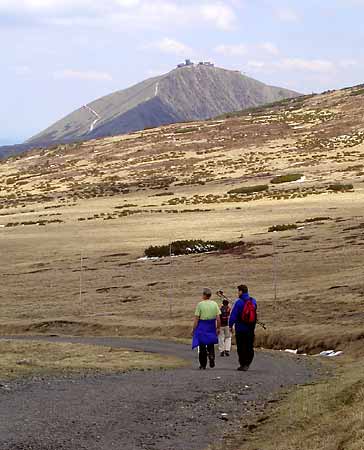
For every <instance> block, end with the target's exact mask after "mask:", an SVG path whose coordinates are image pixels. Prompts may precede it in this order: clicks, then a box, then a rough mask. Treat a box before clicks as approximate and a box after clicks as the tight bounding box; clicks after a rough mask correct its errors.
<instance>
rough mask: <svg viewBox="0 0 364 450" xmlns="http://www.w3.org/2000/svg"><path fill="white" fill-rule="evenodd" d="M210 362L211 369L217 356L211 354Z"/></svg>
mask: <svg viewBox="0 0 364 450" xmlns="http://www.w3.org/2000/svg"><path fill="white" fill-rule="evenodd" d="M209 363H210V367H211V369H213V368H214V367H215V358H214V357H213V356H209Z"/></svg>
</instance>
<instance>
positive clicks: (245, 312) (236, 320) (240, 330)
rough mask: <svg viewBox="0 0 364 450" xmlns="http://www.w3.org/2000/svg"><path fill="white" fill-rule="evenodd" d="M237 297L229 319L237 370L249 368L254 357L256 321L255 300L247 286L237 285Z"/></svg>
mask: <svg viewBox="0 0 364 450" xmlns="http://www.w3.org/2000/svg"><path fill="white" fill-rule="evenodd" d="M238 293H239V298H238V299H237V300H236V302H235V305H234V307H233V310H232V311H231V315H230V319H229V327H230V331H231V333H232V332H233V327H235V337H236V346H237V350H238V357H239V364H240V365H239V367H238V370H240V371H246V370H248V369H249V367H250V365H251V363H252V362H253V359H254V338H255V326H256V323H257V302H256V300H255V299H254V298H251V297H250V295H249V291H248V287H247V286H245V285H243V284H242V285H240V286H238Z"/></svg>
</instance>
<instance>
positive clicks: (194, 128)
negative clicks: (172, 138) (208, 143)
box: [175, 127, 199, 134]
mask: <svg viewBox="0 0 364 450" xmlns="http://www.w3.org/2000/svg"><path fill="white" fill-rule="evenodd" d="M198 130H199V129H198V127H186V128H180V129H179V130H176V131H175V133H176V134H183V133H192V132H194V131H198Z"/></svg>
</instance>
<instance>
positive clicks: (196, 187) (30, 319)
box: [0, 89, 364, 450]
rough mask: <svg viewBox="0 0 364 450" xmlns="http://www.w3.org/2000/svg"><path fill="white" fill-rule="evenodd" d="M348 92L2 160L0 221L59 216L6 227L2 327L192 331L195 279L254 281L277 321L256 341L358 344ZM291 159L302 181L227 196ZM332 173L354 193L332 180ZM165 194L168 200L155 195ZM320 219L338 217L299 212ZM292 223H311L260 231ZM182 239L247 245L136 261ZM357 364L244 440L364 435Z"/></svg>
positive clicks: (315, 441)
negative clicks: (183, 128) (335, 188)
mask: <svg viewBox="0 0 364 450" xmlns="http://www.w3.org/2000/svg"><path fill="white" fill-rule="evenodd" d="M353 92H356V91H355V89H354V90H345V91H340V92H333V93H328V94H325V95H322V96H314V97H311V96H309V97H306V98H302V99H299V100H297V101H296V102H295V103H294V105H293V109H289V110H285V109H284V108H285V106H284V104H283V105H280V106H279V105H278V106H277V105H275V106H271V107H269V108H268V109H264V108H260V109H258V110H255V111H252V114H251V115H248V114H238V115H236V116H235V115H234V116H233V117H231V118H223V119H222V120H221V121H217V122H211V121H207V122H205V123H199V124H190V126H191V127H195V126H198V128H199V131H198V134H197V133H196V132H194V131H191V133H186V134H184V133H182V134H181V133H178V132H176V131H177V130H178V129H179V128H180V125H172V126H169V127H163V128H161V129H159V130H153V131H145V132H140V133H135V134H132V135H129V136H121V137H114V138H108V139H103V140H99V141H93V142H90V143H83V144H78V145H77V146H66V147H65V148H55V149H51V150H43V151H41V152H39V151H33V152H31V153H29V154H28V155H25V156H24V157H20V158H16V159H11V160H9V161H5V162H2V163H0V208H1V207H2V209H1V212H0V225H6V224H7V223H14V222H15V223H16V222H17V223H19V224H21V223H22V222H23V223H26V222H27V223H29V222H39V220H42V219H44V217H46V216H45V215H44V214H47V215H48V214H49V215H50V214H52V213H54V211H53V210H56V213H57V214H58V216H57V219H59V220H62V221H63V222H62V223H58V224H56V223H46V225H45V226H38V225H28V226H21V225H18V226H16V227H6V228H5V227H4V228H2V227H1V229H0V246H1V249H2V254H3V255H5V257H4V258H2V260H1V261H0V275H1V278H2V280H3V282H2V283H1V286H0V300H1V306H0V332H2V333H4V334H9V333H19V334H23V333H27V334H47V333H52V334H53V333H54V334H60V335H62V334H63V335H64V334H66V335H121V336H140V335H144V336H154V337H164V338H166V337H167V338H174V339H177V338H186V336H189V332H190V327H191V316H192V315H193V311H194V306H195V304H196V302H197V301H198V300H199V297H200V292H201V288H202V287H204V286H209V287H211V288H212V289H214V290H217V289H223V290H224V291H226V293H227V294H228V295H230V296H235V288H234V287H235V286H237V285H238V284H241V282H245V283H246V284H248V286H249V287H250V290H251V293H252V295H254V296H255V297H256V298H257V299H258V302H259V314H260V318H261V320H263V321H264V322H266V323H267V325H268V331H267V332H266V333H265V332H262V331H259V333H258V336H257V344H258V345H261V346H264V347H269V348H277V349H278V348H288V347H290V348H298V349H300V350H301V351H307V352H313V353H316V352H318V351H319V350H326V349H331V348H333V349H335V350H344V352H345V354H347V353H350V354H352V355H357V357H358V358H362V357H363V356H364V350H363V348H364V347H363V341H364V330H363V318H364V315H363V311H364V281H363V280H364V276H363V260H364V239H363V234H362V231H363V227H364V225H363V224H364V217H363V205H364V189H363V188H364V186H363V179H364V178H363V177H364V174H363V172H362V171H361V169H360V167H359V165H358V161H361V160H362V158H363V157H364V145H363V142H364V141H363V139H364V133H363V132H362V131H360V130H361V129H362V128H363V124H362V117H363V108H364V106H363V105H364V103H363V102H362V99H361V98H360V97H358V96H353V95H352V93H353ZM291 106H292V105H291ZM354 168H355V170H354ZM290 173H302V174H303V175H304V176H305V177H306V181H305V183H304V184H299V185H297V184H294V183H293V184H291V183H288V184H287V185H286V184H284V185H282V186H280V185H279V186H275V187H274V188H273V187H272V188H270V190H269V191H267V192H264V193H261V194H259V195H252V196H247V198H245V196H241V198H237V197H238V196H235V197H234V196H230V197H229V195H228V194H227V192H228V191H230V190H231V189H234V188H236V187H237V186H242V187H243V186H252V185H261V184H267V183H269V181H270V180H271V179H272V178H273V177H274V176H276V175H285V174H290ZM335 183H342V184H353V186H354V191H350V192H339V193H334V192H328V187H329V186H330V185H331V184H335ZM166 192H173V193H174V196H173V199H171V204H168V200H166V199H165V196H164V195H158V194H162V193H166ZM156 195H158V196H156ZM151 198H152V200H151ZM202 202H204V203H208V211H201V208H200V207H199V205H200V203H202ZM150 203H153V205H150ZM186 203H188V204H190V205H191V206H189V207H188V209H189V210H190V211H189V212H184V211H185V210H186V206H185V204H186ZM127 205H129V206H128V207H127ZM130 205H135V206H132V207H131V206H130ZM122 206H124V207H122ZM204 208H205V207H204ZM128 210H129V211H128ZM193 210H194V211H193ZM182 212H184V213H183V214H182ZM124 213H125V214H127V215H125V214H124ZM313 217H330V218H332V220H329V221H323V222H317V223H316V222H312V223H308V222H306V223H305V221H306V220H307V219H310V218H313ZM79 219H81V220H79ZM89 219H90V220H89ZM91 219H92V220H91ZM45 220H47V221H48V220H54V219H52V218H51V217H47V218H46V219H45ZM289 223H294V224H297V225H298V226H299V228H301V227H302V226H303V227H304V228H303V229H302V230H301V229H297V230H290V231H284V232H279V233H269V234H268V233H267V230H268V228H269V227H271V226H274V225H279V224H289ZM180 239H203V240H226V241H233V240H234V241H239V240H241V239H244V240H246V241H247V242H249V243H250V244H252V246H251V249H250V251H249V252H248V253H246V252H245V253H239V252H230V253H225V254H220V255H218V254H211V255H198V256H188V257H181V258H178V259H173V260H172V263H171V264H170V261H169V260H168V259H166V260H161V261H154V262H151V261H138V257H139V256H142V255H143V252H144V249H145V248H146V247H148V246H149V245H161V244H168V243H169V242H171V241H173V240H180ZM81 253H82V254H83V257H84V260H83V269H82V298H80V295H79V290H80V254H81ZM275 279H276V280H277V283H276V287H277V290H276V295H275V286H274V284H275V283H274V280H275ZM362 364H363V363H362V360H360V362H358V363H357V365H355V364H352V365H348V366H347V369H346V371H344V372H343V373H342V374H341V375H340V378H338V379H336V380H335V381H334V382H330V383H329V384H327V385H325V384H320V385H317V386H311V387H307V388H303V389H302V390H300V391H298V392H297V393H295V394H292V397H290V398H289V399H288V400H287V402H285V403H284V405H283V406H282V407H281V409H280V410H279V413H278V414H279V415H277V416H274V417H273V418H272V419H271V422H269V424H267V425H264V427H262V428H261V429H262V430H263V431H262V435H261V437H259V439H260V441H257V442H258V444H257V445H256V446H255V447H254V445H255V444H254V443H253V444H252V447H244V448H247V449H248V450H249V449H250V448H251V449H253V448H254V449H259V450H262V448H264V450H266V449H267V450H269V449H273V448H274V449H278V450H288V449H290V450H292V449H295V450H298V449H300V450H301V449H303V450H304V449H306V448H308V447H312V448H313V449H316V448H317V449H319V448H323V449H325V450H331V449H335V450H347V449H350V450H351V449H353V450H354V449H355V450H358V449H359V448H362V447H360V439H362V435H360V431H359V429H360V427H361V428H362V425H363V424H362V416H361V415H360V414H359V413H357V409H356V408H362V407H363V398H362V381H361V374H360V373H359V372H362V369H363V366H362ZM360 392H361V394H359V393H360ZM356 393H357V394H356ZM354 394H355V395H354ZM360 395H361V397H360ZM343 398H344V399H347V403H345V401H346V400H345V401H344V400H340V399H343ZM295 408H296V409H295ZM344 414H345V419H342V420H341V421H340V417H344ZM346 417H347V418H346ZM350 427H351V428H350ZM294 428H296V432H295V431H294ZM259 429H260V428H259ZM350 429H353V430H354V432H353V433H351V434H350ZM277 430H279V432H277ZM297 430H298V431H297ZM348 430H349V431H348ZM256 436H258V434H257V435H256ZM320 436H323V438H322V439H321V438H320ZM244 437H245V436H243V438H244ZM257 439H258V437H257ZM232 445H233V444H232ZM247 445H250V444H247ZM231 448H232V449H234V448H236V449H239V448H242V446H241V445H240V444H239V445H238V444H236V445H235V447H234V445H233V446H232V447H231Z"/></svg>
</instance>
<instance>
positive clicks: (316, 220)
mask: <svg viewBox="0 0 364 450" xmlns="http://www.w3.org/2000/svg"><path fill="white" fill-rule="evenodd" d="M324 220H332V219H331V217H312V218H311V219H306V220H304V223H314V222H322V221H324Z"/></svg>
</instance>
